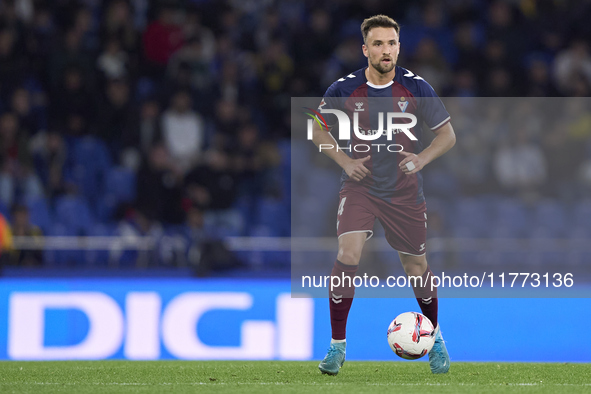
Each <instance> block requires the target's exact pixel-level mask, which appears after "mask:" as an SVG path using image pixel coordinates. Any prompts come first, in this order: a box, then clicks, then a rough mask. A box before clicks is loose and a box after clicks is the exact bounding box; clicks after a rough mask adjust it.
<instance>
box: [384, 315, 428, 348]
mask: <svg viewBox="0 0 591 394" xmlns="http://www.w3.org/2000/svg"><path fill="white" fill-rule="evenodd" d="M434 343H435V328H434V327H433V323H431V320H429V319H427V317H426V316H424V315H421V314H420V313H417V312H405V313H402V314H400V315H398V316H397V317H396V319H394V320H392V323H390V327H388V344H390V348H392V350H393V351H394V353H396V354H397V355H398V356H400V357H402V358H405V359H407V360H416V359H417V358H421V357H423V356H424V355H425V354H427V353H429V351H430V350H431V348H432V347H433V344H434Z"/></svg>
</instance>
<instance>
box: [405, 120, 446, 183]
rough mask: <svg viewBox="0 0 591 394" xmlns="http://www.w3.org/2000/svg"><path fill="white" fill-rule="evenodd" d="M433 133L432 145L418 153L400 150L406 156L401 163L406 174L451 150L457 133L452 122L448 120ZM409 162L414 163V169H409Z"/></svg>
mask: <svg viewBox="0 0 591 394" xmlns="http://www.w3.org/2000/svg"><path fill="white" fill-rule="evenodd" d="M433 133H435V138H434V139H433V141H431V145H429V146H428V147H427V148H425V149H424V150H423V151H422V152H421V153H419V154H418V155H416V154H414V153H410V152H404V151H402V152H400V153H401V154H402V155H404V156H406V157H405V158H404V160H402V161H401V162H400V164H399V167H400V169H401V170H402V172H404V173H405V174H406V175H411V174H415V173H417V172H419V171H420V170H422V169H423V167H425V166H426V165H427V164H429V163H431V162H432V161H433V160H435V159H437V158H438V157H439V156H441V155H443V154H444V153H445V152H447V151H448V150H450V149H451V148H452V147H453V146H454V145H455V143H456V134H455V133H454V129H453V127H451V122H447V123H446V124H444V125H443V126H441V127H440V128H439V129H437V130H435V131H433ZM409 162H412V163H413V164H414V167H415V168H414V169H412V170H409V169H408V167H407V166H406V163H409ZM411 168H412V166H411Z"/></svg>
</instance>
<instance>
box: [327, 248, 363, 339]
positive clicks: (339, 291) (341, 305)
mask: <svg viewBox="0 0 591 394" xmlns="http://www.w3.org/2000/svg"><path fill="white" fill-rule="evenodd" d="M358 267H359V266H358V265H346V264H343V263H341V262H340V261H338V260H337V261H335V263H334V266H333V267H332V272H331V273H330V275H331V276H336V277H338V278H339V279H340V281H341V282H343V277H344V278H345V280H344V283H340V286H338V287H336V286H335V287H334V288H333V289H332V290H331V287H330V285H329V287H328V297H329V300H328V303H329V304H330V326H331V327H332V339H345V333H346V331H347V330H346V328H347V316H349V309H351V304H352V303H353V296H354V295H355V286H354V285H353V277H354V276H355V273H356V272H357V268H358ZM347 278H350V283H349V280H347ZM335 284H336V283H335Z"/></svg>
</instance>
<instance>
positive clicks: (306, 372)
mask: <svg viewBox="0 0 591 394" xmlns="http://www.w3.org/2000/svg"><path fill="white" fill-rule="evenodd" d="M317 365H318V362H285V361H260V362H248V361H66V362H17V361H9V362H0V393H3V394H4V393H19V394H21V393H77V394H78V393H80V394H84V393H194V392H211V393H214V392H215V393H225V392H235V393H238V392H240V393H276V392H286V393H349V392H351V393H374V392H404V393H426V392H437V393H513V392H519V393H524V392H527V393H530V392H531V393H533V392H536V393H538V392H545V393H553V394H556V393H584V392H586V393H590V392H591V364H569V363H566V364H565V363H561V364H539V363H536V364H534V363H459V362H458V363H452V366H451V370H450V372H449V373H448V374H446V375H433V374H431V372H430V371H429V366H428V364H427V363H426V362H350V361H348V362H346V363H345V365H344V366H343V368H342V369H341V372H340V373H339V374H338V376H328V375H322V374H321V373H320V372H319V371H318V368H317Z"/></svg>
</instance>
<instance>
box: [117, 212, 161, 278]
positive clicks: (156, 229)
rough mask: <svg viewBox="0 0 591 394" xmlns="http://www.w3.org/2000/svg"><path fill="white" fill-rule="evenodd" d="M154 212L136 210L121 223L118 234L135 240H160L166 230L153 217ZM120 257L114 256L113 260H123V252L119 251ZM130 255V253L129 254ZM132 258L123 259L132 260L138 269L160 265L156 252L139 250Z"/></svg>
mask: <svg viewBox="0 0 591 394" xmlns="http://www.w3.org/2000/svg"><path fill="white" fill-rule="evenodd" d="M150 212H152V211H144V210H143V209H136V210H135V212H134V213H133V215H131V216H129V217H128V218H126V219H125V220H122V221H121V222H119V225H118V226H117V232H118V233H119V235H120V236H121V237H124V238H127V239H134V238H138V237H153V238H154V239H155V240H158V239H160V238H161V237H162V235H163V233H164V230H163V228H162V225H161V224H160V223H159V222H158V221H157V220H156V219H155V218H154V217H153V215H152V214H151V213H150ZM117 254H119V255H116V256H112V257H111V258H112V259H113V260H119V259H121V256H120V255H121V254H125V253H123V251H118V253H117ZM127 254H128V255H129V254H130V253H127ZM131 254H132V256H131V257H129V256H127V259H126V258H125V257H123V258H122V260H123V261H124V263H125V262H127V261H128V260H131V261H132V262H133V264H134V265H135V267H136V268H146V267H154V266H156V265H157V264H158V254H157V252H156V250H145V249H142V250H139V251H137V252H135V251H134V252H132V253H131Z"/></svg>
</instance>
